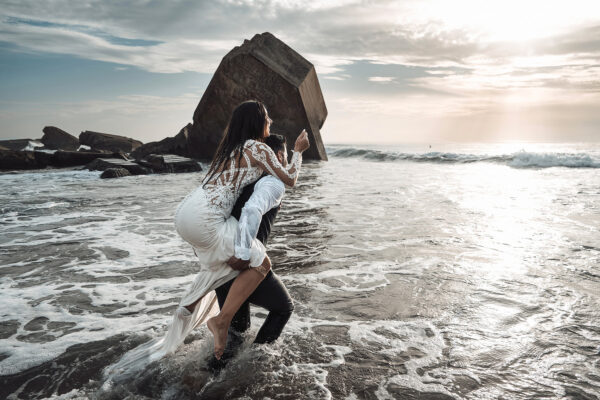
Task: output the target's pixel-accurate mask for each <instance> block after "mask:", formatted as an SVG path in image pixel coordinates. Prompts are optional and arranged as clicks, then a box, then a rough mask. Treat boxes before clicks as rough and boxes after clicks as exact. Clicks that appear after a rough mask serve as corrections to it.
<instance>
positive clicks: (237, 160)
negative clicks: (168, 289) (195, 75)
mask: <svg viewBox="0 0 600 400" xmlns="http://www.w3.org/2000/svg"><path fill="white" fill-rule="evenodd" d="M270 124H271V119H270V118H269V116H268V114H267V110H266V108H265V106H264V104H263V103H262V102H260V101H254V100H251V101H246V102H244V103H242V104H240V105H239V106H238V107H237V108H236V109H235V110H234V111H233V114H232V116H231V120H230V121H229V124H228V126H227V129H226V131H225V135H224V137H223V139H222V140H221V143H220V144H219V148H218V149H217V152H216V153H215V156H214V159H213V161H212V163H211V166H210V169H209V171H208V173H207V174H206V177H205V178H204V180H203V182H202V185H200V186H198V187H197V188H196V189H195V190H193V191H192V192H191V193H190V194H188V195H187V196H186V198H185V199H184V200H183V201H182V202H181V203H180V204H179V206H178V207H177V211H176V213H175V226H176V229H177V232H178V233H179V235H180V236H181V237H182V238H183V239H184V240H185V241H187V242H188V243H190V244H191V245H192V247H193V249H194V253H195V254H196V256H197V257H198V259H199V261H200V272H199V273H198V275H197V276H196V278H195V279H194V281H193V282H192V285H191V286H190V288H189V289H188V291H187V292H186V293H185V294H184V295H183V297H182V299H181V302H180V303H179V307H178V308H177V310H175V314H174V316H173V321H172V323H171V326H170V327H169V331H168V332H167V334H166V336H165V337H164V338H161V339H154V340H151V341H149V342H147V343H145V344H143V345H141V346H139V347H137V348H136V349H134V350H132V351H130V352H129V353H127V354H125V355H124V356H123V357H122V358H121V359H120V360H119V362H118V363H116V364H115V365H113V366H111V367H109V368H108V369H107V370H106V371H105V376H107V381H106V383H105V385H110V384H111V383H110V382H115V381H118V380H120V379H127V377H128V376H129V374H130V373H134V372H135V371H137V370H138V369H139V368H142V367H143V366H144V365H146V364H147V363H148V362H151V361H154V360H157V359H160V358H161V357H162V356H164V355H166V354H168V353H171V352H173V351H175V350H176V349H177V347H178V346H179V345H180V344H181V343H182V342H183V340H184V339H185V337H186V336H187V334H188V333H190V331H191V330H192V329H193V328H195V327H196V326H198V325H199V324H201V323H203V322H204V321H207V320H208V323H207V325H208V328H209V330H210V331H211V332H212V334H213V335H214V339H215V340H214V342H215V357H217V358H218V359H220V357H221V355H222V353H223V350H224V348H225V342H226V340H227V329H228V327H229V324H230V322H231V319H232V318H233V315H234V314H235V313H236V311H237V310H238V309H239V308H240V306H241V305H242V304H243V302H244V301H245V300H246V299H247V298H248V297H249V296H250V294H252V292H253V291H254V289H256V287H257V286H258V284H259V283H260V282H261V281H262V279H263V278H264V276H265V275H266V273H267V272H268V271H269V269H270V268H271V262H270V260H269V257H268V256H267V255H266V252H265V248H264V246H263V245H262V243H261V242H260V241H258V240H256V239H255V240H254V242H253V244H252V249H251V255H250V268H249V269H247V270H244V271H242V272H238V271H236V270H233V269H232V268H230V267H229V265H228V264H227V263H228V261H230V260H231V262H233V261H234V260H233V254H234V239H235V233H236V230H237V224H238V221H237V220H236V219H235V218H234V217H231V216H230V214H231V210H232V208H233V205H234V204H235V202H236V200H237V198H238V197H239V195H240V193H241V191H242V189H243V188H244V187H245V186H246V185H247V184H249V183H251V182H253V181H255V180H256V179H258V178H259V177H260V176H261V175H262V174H263V173H265V172H266V173H268V174H271V175H274V176H276V177H278V178H279V179H281V181H282V182H283V183H285V184H286V185H288V186H294V184H295V183H296V180H297V178H298V174H299V172H300V166H301V164H302V153H303V152H304V151H305V150H306V149H307V148H308V147H309V142H308V135H307V133H306V131H304V130H303V131H302V132H301V133H300V136H299V137H298V139H296V143H295V146H294V151H293V156H292V159H291V161H290V163H289V164H288V166H287V167H284V166H282V165H281V163H279V161H278V160H277V157H276V156H275V153H274V152H273V151H272V150H271V148H270V147H268V146H267V145H265V144H264V143H263V140H264V138H266V137H267V136H269V135H270ZM238 274H239V275H238ZM236 275H238V276H237V278H236V279H235V281H234V283H233V285H232V286H231V289H230V291H229V294H228V296H227V299H226V301H225V304H224V305H223V309H222V310H221V312H220V313H219V309H218V304H217V299H216V295H215V292H214V289H216V288H217V287H219V286H221V285H222V284H223V283H225V282H228V281H230V280H231V279H233V278H234V277H236ZM215 314H218V315H217V316H216V317H214V318H211V319H210V320H209V318H210V317H211V316H214V315H215Z"/></svg>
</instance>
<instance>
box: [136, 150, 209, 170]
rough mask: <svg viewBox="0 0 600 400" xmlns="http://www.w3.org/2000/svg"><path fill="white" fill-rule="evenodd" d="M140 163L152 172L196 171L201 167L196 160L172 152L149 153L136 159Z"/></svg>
mask: <svg viewBox="0 0 600 400" xmlns="http://www.w3.org/2000/svg"><path fill="white" fill-rule="evenodd" d="M138 162H139V163H140V164H141V165H143V166H145V167H148V168H150V169H152V171H154V172H197V171H202V167H201V166H200V164H199V163H198V161H196V160H192V159H191V158H186V157H181V156H177V155H174V154H164V155H159V154H150V155H148V156H146V157H145V158H143V159H142V160H139V161H138Z"/></svg>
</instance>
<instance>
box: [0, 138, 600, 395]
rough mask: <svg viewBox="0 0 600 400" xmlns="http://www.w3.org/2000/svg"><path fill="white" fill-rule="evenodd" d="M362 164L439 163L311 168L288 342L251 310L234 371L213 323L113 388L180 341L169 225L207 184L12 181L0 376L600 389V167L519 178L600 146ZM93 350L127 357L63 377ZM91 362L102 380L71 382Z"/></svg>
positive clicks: (292, 205)
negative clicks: (263, 338)
mask: <svg viewBox="0 0 600 400" xmlns="http://www.w3.org/2000/svg"><path fill="white" fill-rule="evenodd" d="M366 150H376V151H377V152H379V153H375V154H379V155H378V156H377V157H383V158H385V157H390V155H391V154H392V153H394V154H396V153H397V154H417V156H419V157H420V155H423V157H421V159H420V160H417V161H428V160H427V158H428V159H429V161H431V160H433V161H434V162H431V163H429V164H427V165H426V167H425V168H424V165H423V163H418V162H396V163H385V162H371V159H369V157H371V155H369V154H370V153H362V155H357V154H353V155H352V154H350V155H343V152H342V153H340V154H342V155H340V154H336V152H335V151H332V152H330V155H332V157H331V161H330V162H328V163H306V165H305V166H303V172H302V174H303V175H302V178H301V180H300V181H299V182H298V185H297V187H296V188H294V190H290V191H289V192H288V193H287V194H286V199H285V201H284V204H283V207H282V210H281V211H280V215H279V216H278V219H277V223H276V225H275V228H274V231H273V235H272V238H271V239H270V242H269V244H268V249H269V254H270V256H271V258H272V260H273V265H274V270H275V271H276V272H277V273H278V274H279V275H280V277H281V278H282V280H283V281H284V283H285V284H286V286H287V287H288V290H289V292H290V294H291V296H292V298H293V299H294V301H295V311H294V314H293V316H292V318H291V320H290V322H289V323H288V325H287V326H286V328H285V331H284V334H283V336H282V337H281V338H280V339H279V340H278V341H277V342H276V343H275V344H273V345H261V346H252V345H251V341H252V339H253V337H254V335H256V333H257V330H258V328H259V326H260V324H261V322H262V321H264V318H265V317H266V315H265V312H264V310H260V309H254V308H253V310H252V324H253V325H252V328H251V329H250V331H249V332H248V333H247V335H246V342H245V344H244V347H243V349H242V351H241V353H240V354H239V355H238V356H236V358H235V359H234V360H233V362H232V363H230V365H229V366H228V368H227V369H226V370H224V371H223V372H222V373H221V374H220V375H218V376H216V377H215V376H213V375H212V374H211V373H210V372H209V371H208V370H207V367H206V359H207V358H208V357H209V355H210V354H211V352H212V341H211V339H210V335H209V334H208V332H207V331H206V329H205V328H201V329H198V330H196V331H195V332H194V333H193V334H192V335H191V337H190V338H189V340H188V343H186V344H185V345H184V346H182V348H181V349H180V350H179V351H177V352H176V353H175V354H173V355H172V356H169V357H166V358H165V359H163V360H160V361H159V362H157V363H153V364H151V365H149V366H148V368H147V369H146V370H145V371H143V372H142V373H141V375H140V376H138V377H136V378H135V379H134V380H133V381H132V382H129V383H124V384H122V385H118V386H115V387H112V388H109V389H107V392H106V393H101V391H100V390H99V387H100V384H101V382H95V381H94V379H99V376H100V375H99V374H100V372H101V369H102V368H104V367H106V366H107V365H110V363H114V362H115V361H116V360H115V359H114V357H116V356H118V355H119V354H122V353H124V352H125V351H126V350H128V348H129V347H130V346H132V345H134V344H137V343H141V342H143V341H145V340H147V339H148V338H154V337H159V336H161V335H163V334H164V330H165V328H166V326H167V324H168V323H169V321H170V319H171V312H172V310H173V308H174V307H175V305H176V304H177V302H178V300H179V296H180V295H181V293H183V292H184V290H185V289H186V287H187V285H188V284H189V282H191V280H192V279H193V277H194V275H195V273H196V269H195V260H194V256H193V254H192V252H191V250H190V249H189V247H188V246H187V245H186V244H185V243H184V242H183V241H182V240H181V239H180V238H179V237H178V236H177V234H176V233H175V229H174V227H173V221H172V219H173V213H174V210H175V207H176V206H177V204H178V202H179V201H180V200H181V199H182V198H183V197H184V196H185V195H186V194H187V193H188V192H189V191H190V190H191V189H192V188H194V187H195V186H196V185H197V183H198V181H199V180H200V178H201V176H198V174H181V175H162V176H135V177H126V178H122V179H118V180H100V179H98V175H99V173H97V172H94V173H90V172H87V171H53V172H50V171H43V172H36V173H15V174H0V184H1V185H2V187H3V188H5V190H4V191H3V192H2V193H0V211H1V212H2V216H3V224H2V225H0V246H1V249H0V250H1V252H0V258H1V263H0V276H1V278H2V279H1V280H0V301H2V304H3V305H5V307H4V308H3V311H2V313H1V314H0V318H1V320H2V322H3V323H4V324H5V326H7V327H12V328H14V332H13V331H10V332H8V331H0V333H1V334H3V335H5V338H4V339H2V348H1V349H0V355H1V356H2V358H3V359H1V360H0V374H9V373H14V372H17V371H24V370H26V369H27V368H29V367H32V366H34V365H38V366H39V365H40V364H41V363H42V362H44V361H49V364H48V365H47V366H46V367H44V368H45V369H44V370H42V371H36V376H39V377H40V378H39V379H44V378H43V377H44V376H46V377H50V378H48V379H51V380H52V381H51V382H48V383H47V385H48V386H50V387H54V389H52V390H51V391H49V392H44V391H39V392H38V391H36V390H37V389H35V388H33V389H32V388H30V387H29V383H27V384H25V383H22V385H23V386H22V387H21V388H20V389H19V390H23V393H22V395H23V396H30V397H43V398H45V397H51V396H53V395H57V396H58V393H62V395H60V396H58V397H61V398H86V397H90V396H96V395H97V396H98V399H103V398H107V399H109V398H124V397H127V396H130V397H132V398H133V397H141V396H146V397H159V398H165V399H168V398H186V397H196V398H276V397H278V396H279V397H290V398H311V399H313V398H319V399H331V398H349V399H352V398H364V397H377V398H380V399H389V398H403V397H408V398H410V397H413V398H416V397H418V396H421V397H427V396H432V397H434V396H435V397H436V398H441V399H446V398H451V397H454V398H466V399H485V398H498V397H511V396H512V397H514V398H516V399H520V398H523V399H525V398H548V397H567V395H570V396H572V397H577V396H580V397H583V396H585V395H589V394H590V393H593V392H594V390H597V389H600V387H599V385H598V383H597V381H595V380H594V378H593V373H594V370H595V367H596V364H597V363H596V362H595V360H596V358H597V341H598V338H600V330H598V329H597V327H595V325H594V323H593V322H594V321H596V320H597V318H598V315H597V310H598V305H599V304H600V301H599V299H598V293H599V289H600V286H599V285H600V277H598V274H597V271H595V268H596V265H597V263H598V260H600V250H599V249H600V246H597V245H595V243H596V242H597V241H598V240H600V233H599V231H598V226H597V224H596V223H595V222H594V221H596V220H597V219H594V218H595V217H594V216H595V214H596V213H597V210H598V209H599V208H598V207H599V204H598V195H597V194H598V190H597V182H598V171H599V170H598V169H597V168H595V167H590V168H587V169H582V168H554V169H546V168H539V169H537V168H520V167H521V166H520V165H516V164H515V165H514V166H511V165H510V162H513V161H514V160H517V161H514V162H516V163H522V164H524V165H526V166H532V165H533V164H539V165H540V166H551V165H555V164H559V163H563V164H568V163H575V164H576V163H581V164H585V163H586V162H588V161H589V160H586V159H585V156H581V157H580V160H579V161H573V160H575V159H576V157H575V156H574V155H577V154H579V155H581V154H584V153H585V154H588V155H589V156H590V158H591V160H592V162H594V163H595V162H597V156H596V155H595V154H596V153H595V152H594V151H593V149H592V150H590V151H588V152H587V153H586V152H580V153H578V151H580V149H561V150H560V151H554V150H556V149H554V150H552V149H550V150H552V151H550V150H548V149H546V148H540V149H537V150H534V151H531V149H527V152H526V153H522V154H518V153H519V152H518V151H517V152H515V151H504V149H503V151H501V152H500V151H499V152H497V153H498V154H497V155H494V154H496V153H493V152H489V151H487V149H484V150H486V151H483V150H482V149H479V150H477V149H475V150H473V149H470V148H463V149H458V150H457V149H449V150H448V151H440V152H439V153H440V154H434V153H433V152H429V153H427V152H422V151H421V152H412V153H411V152H410V151H404V150H398V149H396V150H393V151H390V150H389V149H382V148H375V149H366ZM484 153H485V154H491V155H490V156H489V157H496V159H488V160H487V161H485V162H483V161H484V160H482V157H483V156H481V154H484ZM559 153H561V154H565V155H567V156H566V158H564V159H563V160H562V161H561V160H559V158H560V157H561V156H560V154H559ZM382 154H383V155H382ZM503 154H508V155H511V157H512V159H511V160H510V161H509V160H508V159H503V158H502V157H503V156H502V155H503ZM544 154H552V156H547V157H546V156H540V155H544ZM424 155H427V156H426V157H425V156H424ZM532 155H533V156H532ZM436 157H437V159H436ZM578 157H579V156H578ZM363 158H366V159H367V160H363ZM442 159H443V160H442ZM461 159H462V160H463V161H460V160H461ZM448 160H450V161H448ZM448 162H449V163H451V164H452V165H453V167H452V168H448V165H447V163H448ZM12 328H11V329H12ZM3 329H4V328H3ZM116 335H122V336H116ZM92 341H98V342H96V343H95V344H94V346H96V348H98V349H100V350H99V353H102V349H105V351H104V352H105V353H106V354H108V355H110V354H112V357H113V359H110V358H104V359H103V358H102V357H101V356H99V358H98V359H94V361H93V363H94V365H91V364H77V362H75V363H74V365H72V366H71V365H69V364H68V363H66V364H65V365H62V364H61V365H58V366H56V365H54V366H53V365H51V363H54V362H58V361H56V360H58V359H59V358H60V357H59V356H60V355H62V354H72V355H73V356H75V355H76V354H77V353H76V352H77V351H81V350H76V349H75V350H74V349H73V348H71V349H70V350H67V349H68V348H69V346H71V345H75V344H86V345H87V344H88V343H90V342H92ZM124 342H125V343H124ZM127 343H129V344H127ZM119 346H121V347H119ZM127 346H129V347H127ZM115 348H118V349H119V350H118V352H119V353H117V354H116V355H115V354H114V352H115V351H116V350H114V349H115ZM65 352H67V353H65ZM69 352H75V353H69ZM111 352H113V353H111ZM106 357H109V356H106ZM75 359H76V357H73V358H72V359H70V358H67V360H75ZM69 363H70V361H69ZM96 364H97V366H96ZM82 365H84V366H85V367H84V369H85V370H86V371H87V370H90V369H92V370H93V368H95V367H96V368H97V369H98V371H95V372H97V375H90V376H89V377H88V376H83V377H79V378H78V379H82V382H88V381H89V380H90V379H91V381H90V383H89V384H86V385H85V387H82V385H80V386H78V387H73V386H72V385H71V384H70V383H69V382H71V381H73V379H74V378H73V377H76V378H77V377H78V374H80V373H81V369H80V367H81V366H82ZM61 368H64V369H61ZM57 371H58V372H57ZM26 372H27V371H24V372H23V373H26ZM92 372H94V371H92ZM23 376H25V375H23ZM65 377H67V378H65ZM68 377H70V378H68ZM84 378H85V379H84ZM7 379H8V380H7V381H6V382H8V383H10V382H29V379H31V378H30V377H28V376H25V377H22V376H21V375H18V374H17V375H15V377H12V378H7ZM19 379H23V380H22V381H19ZM75 381H77V380H76V379H75ZM32 382H33V381H32ZM52 385H55V386H52ZM60 385H63V386H60ZM59 387H60V389H59ZM0 390H2V389H0ZM0 393H4V392H0ZM55 397H56V396H55ZM58 397H57V398H58Z"/></svg>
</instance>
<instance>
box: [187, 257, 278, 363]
mask: <svg viewBox="0 0 600 400" xmlns="http://www.w3.org/2000/svg"><path fill="white" fill-rule="evenodd" d="M259 268H260V269H262V271H263V272H264V271H266V272H268V271H269V270H270V269H271V260H269V257H268V256H265V260H264V261H263V263H262V264H261V266H260V267H258V268H249V269H246V270H244V271H242V272H240V274H239V275H238V276H237V277H236V278H235V281H233V284H232V285H231V288H230V289H229V293H228V294H227V298H226V299H225V303H224V304H223V308H221V312H220V313H219V315H217V316H215V317H212V318H211V319H209V320H208V321H207V322H206V325H207V326H208V329H209V330H210V331H211V332H212V334H213V336H214V339H215V357H216V358H217V360H220V359H221V356H222V355H223V351H224V350H225V344H226V343H227V330H228V329H229V325H230V324H231V320H232V319H233V316H234V315H235V313H236V312H237V311H238V310H239V308H240V307H241V306H242V304H244V302H245V301H246V300H247V299H248V297H250V295H251V294H252V292H254V290H255V289H256V288H257V287H258V285H259V284H260V283H261V282H262V280H263V279H264V278H265V276H266V272H265V274H263V273H262V272H261V271H259V270H258V269H259ZM193 306H195V304H194V305H193Z"/></svg>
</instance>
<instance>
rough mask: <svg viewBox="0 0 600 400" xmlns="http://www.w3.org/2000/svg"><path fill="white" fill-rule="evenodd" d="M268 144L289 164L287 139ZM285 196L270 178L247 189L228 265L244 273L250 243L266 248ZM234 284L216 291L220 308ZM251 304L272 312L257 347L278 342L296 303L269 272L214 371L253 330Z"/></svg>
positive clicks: (237, 209) (238, 207)
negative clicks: (244, 333) (243, 334)
mask: <svg viewBox="0 0 600 400" xmlns="http://www.w3.org/2000/svg"><path fill="white" fill-rule="evenodd" d="M265 143H266V144H267V145H268V146H270V147H271V148H272V149H273V151H274V152H275V154H276V155H277V158H278V160H279V162H280V163H281V164H282V165H284V166H285V165H286V164H287V149H286V141H285V137H283V136H281V135H275V134H271V135H270V136H269V137H267V138H266V140H265ZM284 192H285V185H284V184H283V183H282V182H281V181H280V180H279V179H278V178H276V177H274V176H271V175H266V176H263V177H262V178H261V179H259V180H258V181H256V182H254V183H252V184H250V185H248V186H246V187H245V188H244V190H243V191H242V194H241V195H240V197H239V199H238V200H237V202H236V204H235V205H234V207H233V210H232V212H231V215H233V216H234V217H236V218H237V219H238V221H239V224H238V231H237V235H236V238H235V256H234V257H232V260H230V263H229V264H230V266H231V267H232V268H234V269H237V270H242V269H244V268H247V267H248V265H249V259H250V253H251V252H252V251H253V249H252V247H251V243H252V241H253V239H254V238H255V237H256V238H258V240H260V241H261V242H262V243H263V244H266V242H267V239H268V237H269V234H270V233H271V227H272V225H273V221H274V220H275V217H276V216H277V212H278V211H279V208H280V203H281V199H282V198H283V194H284ZM233 281H234V279H232V280H230V281H229V282H226V283H225V284H223V285H221V286H220V287H218V288H217V289H216V293H217V299H218V302H219V307H223V304H224V303H225V299H226V298H227V293H228V292H229V288H230V287H231V285H232V283H233ZM250 303H252V304H254V305H257V306H259V307H263V308H265V309H267V310H268V311H269V314H268V316H267V319H266V320H265V322H264V323H263V325H262V327H261V328H260V330H259V331H258V334H257V335H256V338H255V339H254V343H258V344H262V343H271V342H273V341H275V340H276V339H277V338H278V337H279V335H280V334H281V331H282V330H283V328H284V326H285V324H286V323H287V321H288V320H289V318H290V316H291V315H292V311H293V310H294V303H293V301H292V299H291V297H290V295H289V293H288V291H287V289H286V288H285V286H284V285H283V283H282V282H281V280H280V279H279V277H278V276H277V275H276V274H275V273H274V272H273V271H272V270H271V271H268V273H267V275H266V276H265V278H264V279H263V281H262V282H261V283H260V284H259V286H258V287H257V288H256V290H255V291H254V292H253V293H252V294H251V295H250V297H249V298H248V300H246V302H244V304H242V306H241V307H240V309H239V310H238V312H237V313H236V314H235V316H234V317H233V320H232V321H231V325H230V328H229V332H228V338H227V348H226V350H225V353H224V354H223V357H221V360H217V359H216V358H214V356H213V358H212V360H211V362H210V363H209V365H210V367H211V368H213V369H214V370H216V371H218V370H220V369H221V368H223V367H224V366H225V364H226V363H227V360H228V359H230V358H231V357H233V355H234V354H235V350H236V349H237V347H239V345H240V344H241V343H242V342H243V338H242V336H241V334H242V333H243V332H245V331H246V330H248V328H250Z"/></svg>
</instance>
